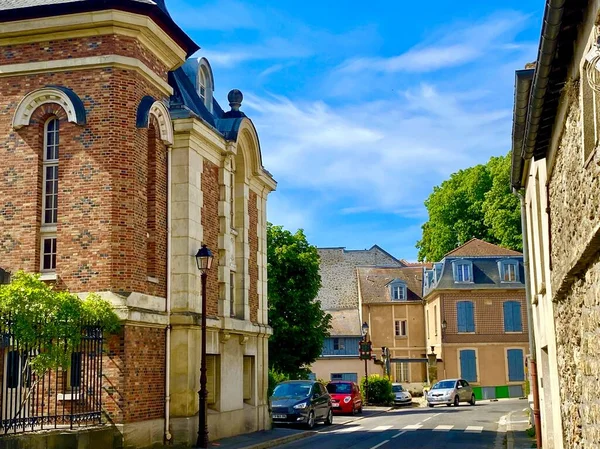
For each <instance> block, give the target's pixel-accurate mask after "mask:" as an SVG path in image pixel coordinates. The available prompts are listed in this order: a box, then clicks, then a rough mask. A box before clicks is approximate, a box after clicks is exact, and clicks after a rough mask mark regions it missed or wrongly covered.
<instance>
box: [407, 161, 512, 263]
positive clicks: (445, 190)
mask: <svg viewBox="0 0 600 449" xmlns="http://www.w3.org/2000/svg"><path fill="white" fill-rule="evenodd" d="M510 163H511V161H510V153H509V154H508V155H506V156H500V157H492V158H491V159H490V160H489V161H488V162H487V164H485V165H476V166H474V167H470V168H467V169H465V170H459V171H458V172H456V173H453V174H452V175H451V176H450V179H447V180H446V181H444V182H442V184H441V185H439V186H435V187H434V188H433V192H432V193H431V195H429V197H428V198H427V200H426V201H425V207H426V208H427V212H428V214H429V221H427V222H426V223H425V224H424V225H423V227H422V229H423V234H422V237H421V240H419V241H418V242H417V245H416V246H417V248H418V250H419V256H418V257H419V260H421V261H423V260H427V261H430V262H433V261H439V260H441V259H442V258H443V257H444V255H445V254H446V253H448V252H450V251H452V250H453V249H454V248H456V247H457V246H458V245H461V244H463V243H465V242H467V241H468V240H470V239H472V238H479V239H482V240H485V241H487V242H490V243H494V244H496V245H500V246H503V247H505V248H510V249H514V250H517V251H522V250H523V246H522V237H521V219H520V217H521V209H520V203H519V199H518V198H517V197H516V196H515V195H513V194H512V192H511V187H510Z"/></svg>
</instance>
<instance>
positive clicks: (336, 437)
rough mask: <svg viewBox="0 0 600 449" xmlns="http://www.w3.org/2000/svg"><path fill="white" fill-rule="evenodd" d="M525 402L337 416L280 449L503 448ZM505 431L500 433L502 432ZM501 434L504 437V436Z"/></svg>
mask: <svg viewBox="0 0 600 449" xmlns="http://www.w3.org/2000/svg"><path fill="white" fill-rule="evenodd" d="M525 407H527V403H526V402H525V401H522V400H518V399H513V400H503V401H498V402H481V403H478V404H477V405H475V406H474V407H473V406H469V405H467V404H461V405H460V406H459V407H446V406H437V407H435V408H433V409H431V408H404V409H393V410H390V411H388V412H385V413H383V414H379V415H377V416H368V417H365V418H363V419H359V420H353V421H350V422H348V418H347V417H341V416H340V417H337V416H336V417H335V418H337V420H336V419H335V418H334V425H333V426H324V425H322V424H320V425H317V426H316V427H315V430H316V431H317V434H316V435H315V436H312V437H310V438H305V439H303V440H298V441H296V442H292V443H289V444H286V445H282V446H277V447H280V448H285V449H309V448H310V449H315V448H319V449H321V448H322V449H396V448H398V449H404V448H406V449H409V448H410V449H446V448H447V449H483V448H485V449H494V448H502V440H503V438H504V433H503V431H502V430H503V427H504V426H503V425H499V423H503V421H504V419H505V417H506V415H508V414H509V413H510V412H512V411H517V410H523V408H525ZM499 427H500V429H499ZM499 430H501V432H499Z"/></svg>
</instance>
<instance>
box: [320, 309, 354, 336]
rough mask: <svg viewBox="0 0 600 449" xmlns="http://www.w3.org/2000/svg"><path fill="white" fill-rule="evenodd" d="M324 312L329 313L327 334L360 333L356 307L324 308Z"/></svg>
mask: <svg viewBox="0 0 600 449" xmlns="http://www.w3.org/2000/svg"><path fill="white" fill-rule="evenodd" d="M325 312H326V313H329V314H330V315H331V329H330V330H329V335H331V336H332V337H341V336H344V337H351V336H361V335H362V332H361V323H360V314H359V313H358V309H343V310H325Z"/></svg>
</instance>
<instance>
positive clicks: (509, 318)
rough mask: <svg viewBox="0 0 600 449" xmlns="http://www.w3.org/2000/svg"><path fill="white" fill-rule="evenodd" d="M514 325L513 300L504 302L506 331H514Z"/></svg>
mask: <svg viewBox="0 0 600 449" xmlns="http://www.w3.org/2000/svg"><path fill="white" fill-rule="evenodd" d="M514 327H515V324H514V320H513V303H512V301H506V302H505V303H504V332H514Z"/></svg>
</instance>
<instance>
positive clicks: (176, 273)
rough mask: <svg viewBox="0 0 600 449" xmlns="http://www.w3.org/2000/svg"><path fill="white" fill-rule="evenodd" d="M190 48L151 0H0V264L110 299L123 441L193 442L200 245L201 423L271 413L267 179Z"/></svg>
mask: <svg viewBox="0 0 600 449" xmlns="http://www.w3.org/2000/svg"><path fill="white" fill-rule="evenodd" d="M197 49H198V46H197V45H196V44H195V43H194V42H193V41H192V40H191V39H190V38H189V37H188V36H187V35H186V34H185V33H184V31H183V30H182V29H181V28H180V27H179V26H178V25H177V24H176V23H175V22H174V21H173V19H172V18H171V17H170V15H169V13H168V11H167V9H166V7H165V4H164V1H163V0H155V1H153V0H119V1H116V0H115V1H113V0H108V1H103V2H98V1H93V0H75V1H73V0H65V1H60V0H36V1H33V0H10V1H8V2H2V3H1V4H0V92H1V93H2V95H1V97H0V158H1V159H2V167H1V170H0V198H1V200H0V268H2V269H3V270H6V271H7V272H14V271H16V270H26V271H29V272H34V273H41V276H42V279H44V280H47V281H48V282H52V283H55V284H56V285H57V286H58V287H59V288H65V289H68V290H69V291H71V292H75V293H78V294H81V295H84V294H87V293H89V292H97V293H99V294H101V295H102V296H103V297H105V298H107V299H108V300H110V301H111V302H112V303H113V304H114V307H115V310H116V311H117V313H118V314H119V316H120V317H121V318H122V320H123V327H122V332H121V334H120V335H119V336H117V337H114V338H113V339H112V340H111V341H110V342H109V343H108V346H107V352H106V354H107V355H106V356H105V358H104V379H103V382H104V389H103V391H104V398H103V404H104V411H105V412H106V414H107V417H108V419H109V420H110V422H112V423H114V424H115V426H116V428H117V429H118V430H119V432H120V435H121V438H122V441H123V442H124V444H125V446H128V447H131V446H136V447H144V446H149V445H151V444H154V443H162V442H163V441H165V440H173V441H175V442H191V441H195V433H196V429H197V420H198V399H197V391H198V388H199V386H198V384H199V380H198V378H199V372H200V365H199V364H200V358H199V354H200V327H199V315H200V307H201V302H200V278H199V272H198V269H197V268H196V262H195V260H194V254H195V253H196V251H197V250H198V249H199V247H200V246H201V244H202V243H204V244H207V245H208V247H209V248H210V249H211V250H212V251H213V253H214V254H215V262H214V264H213V269H212V270H211V271H210V273H209V278H208V292H207V297H206V298H205V300H206V301H207V307H208V314H207V315H208V337H207V347H208V354H209V358H208V359H209V360H208V361H209V367H208V368H209V373H208V374H209V385H208V389H209V396H210V397H209V416H208V424H209V432H210V437H211V439H215V438H219V437H225V436H229V435H234V434H239V433H244V432H248V431H253V430H260V429H264V428H267V427H268V426H269V416H268V410H267V398H266V397H265V395H266V382H267V339H268V335H269V334H270V328H269V326H268V322H267V298H266V283H267V282H266V200H267V195H268V193H269V192H270V191H272V190H274V189H275V186H276V184H275V182H274V180H273V179H272V177H271V175H270V174H269V173H268V172H267V171H266V170H265V169H264V168H263V166H262V162H261V155H260V147H259V143H258V136H257V133H256V130H255V128H254V126H253V125H252V122H251V121H250V120H249V119H248V118H247V117H246V116H245V114H244V113H243V112H241V111H240V105H241V102H242V95H241V92H239V91H236V90H233V91H231V92H230V94H229V97H228V99H229V102H230V106H231V110H229V111H227V112H225V111H224V110H223V109H222V108H221V107H220V105H219V104H218V103H217V101H216V100H215V99H214V98H213V86H214V80H213V75H212V71H211V68H210V64H209V63H208V61H206V60H205V59H188V58H189V57H190V56H191V55H192V54H193V53H194V52H196V50H197ZM4 363H6V362H4ZM5 381H6V379H3V382H5ZM3 413H4V411H3Z"/></svg>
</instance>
